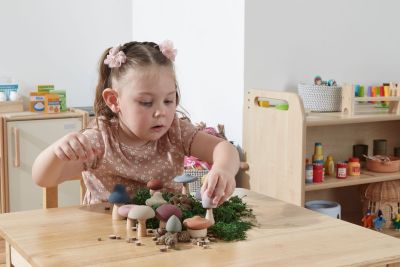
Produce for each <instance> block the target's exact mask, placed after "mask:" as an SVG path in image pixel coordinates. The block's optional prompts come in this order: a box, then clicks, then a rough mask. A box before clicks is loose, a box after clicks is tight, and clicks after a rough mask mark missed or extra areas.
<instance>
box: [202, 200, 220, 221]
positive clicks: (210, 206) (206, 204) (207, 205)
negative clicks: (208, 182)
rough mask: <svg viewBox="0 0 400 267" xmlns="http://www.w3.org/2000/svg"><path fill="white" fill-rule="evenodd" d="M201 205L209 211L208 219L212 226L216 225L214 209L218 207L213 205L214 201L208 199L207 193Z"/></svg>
mask: <svg viewBox="0 0 400 267" xmlns="http://www.w3.org/2000/svg"><path fill="white" fill-rule="evenodd" d="M201 204H202V205H203V208H205V209H206V210H207V211H206V219H207V220H209V221H210V223H211V225H214V223H215V220H214V214H213V209H214V208H216V207H217V205H216V204H214V203H213V201H212V199H211V198H210V197H208V195H207V193H203V195H202V197H201Z"/></svg>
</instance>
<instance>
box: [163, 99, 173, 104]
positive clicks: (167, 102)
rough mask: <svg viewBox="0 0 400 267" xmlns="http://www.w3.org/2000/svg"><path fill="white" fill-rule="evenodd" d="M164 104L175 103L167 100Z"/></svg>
mask: <svg viewBox="0 0 400 267" xmlns="http://www.w3.org/2000/svg"><path fill="white" fill-rule="evenodd" d="M164 103H165V104H172V103H174V101H173V100H165V101H164Z"/></svg>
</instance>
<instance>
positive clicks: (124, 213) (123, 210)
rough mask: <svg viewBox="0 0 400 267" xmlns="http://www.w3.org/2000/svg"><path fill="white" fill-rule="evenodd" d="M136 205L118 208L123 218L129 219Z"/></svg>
mask: <svg viewBox="0 0 400 267" xmlns="http://www.w3.org/2000/svg"><path fill="white" fill-rule="evenodd" d="M134 206H136V205H133V204H128V205H123V206H121V207H119V208H118V214H119V215H121V216H122V217H125V218H126V217H128V213H129V211H130V210H131V209H132V208H133V207H134Z"/></svg>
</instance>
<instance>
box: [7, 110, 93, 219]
mask: <svg viewBox="0 0 400 267" xmlns="http://www.w3.org/2000/svg"><path fill="white" fill-rule="evenodd" d="M86 120H87V116H86V115H85V113H84V112H65V113H59V114H37V113H31V112H19V113H7V114H2V115H1V116H0V128H1V138H0V139H1V143H0V157H1V211H2V212H13V211H21V210H30V209H39V208H42V207H43V200H42V188H40V187H39V186H37V185H36V184H35V183H34V182H33V180H32V174H31V170H32V164H33V161H34V160H35V158H36V157H37V155H38V154H39V153H40V152H41V151H42V150H43V149H45V148H46V147H47V146H49V145H50V144H51V143H53V142H54V141H56V140H57V139H59V138H60V137H62V136H64V135H65V134H67V133H69V132H72V131H79V130H81V129H82V128H83V127H84V125H86ZM80 194H81V193H80V182H79V181H67V182H65V183H63V184H61V185H60V186H59V202H60V206H66V205H76V204H79V201H80Z"/></svg>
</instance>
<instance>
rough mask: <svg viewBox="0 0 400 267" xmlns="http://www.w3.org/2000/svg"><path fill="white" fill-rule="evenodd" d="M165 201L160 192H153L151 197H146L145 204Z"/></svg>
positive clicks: (150, 204) (151, 204)
mask: <svg viewBox="0 0 400 267" xmlns="http://www.w3.org/2000/svg"><path fill="white" fill-rule="evenodd" d="M165 203H167V201H166V200H165V199H164V198H163V196H162V193H161V192H154V194H153V195H152V196H151V198H149V199H146V206H153V205H162V204H165Z"/></svg>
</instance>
